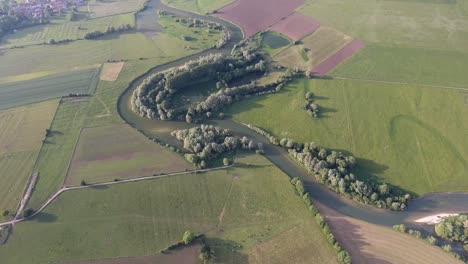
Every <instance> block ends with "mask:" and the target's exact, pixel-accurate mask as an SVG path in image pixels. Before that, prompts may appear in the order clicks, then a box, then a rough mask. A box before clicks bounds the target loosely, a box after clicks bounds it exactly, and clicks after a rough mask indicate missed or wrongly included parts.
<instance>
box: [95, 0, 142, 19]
mask: <svg viewBox="0 0 468 264" xmlns="http://www.w3.org/2000/svg"><path fill="white" fill-rule="evenodd" d="M145 2H146V1H145V0H118V1H113V0H104V1H89V2H88V6H89V16H90V17H92V18H96V17H107V16H113V15H117V14H122V13H132V12H136V11H138V10H140V9H141V8H143V6H144V4H145Z"/></svg>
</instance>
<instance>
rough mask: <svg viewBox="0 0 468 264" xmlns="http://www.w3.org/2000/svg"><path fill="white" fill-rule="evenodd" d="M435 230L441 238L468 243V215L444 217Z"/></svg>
mask: <svg viewBox="0 0 468 264" xmlns="http://www.w3.org/2000/svg"><path fill="white" fill-rule="evenodd" d="M434 229H435V232H436V234H437V235H438V236H440V237H441V238H444V239H447V240H450V241H460V242H465V243H468V215H465V214H461V215H455V216H448V217H444V218H443V219H442V220H441V221H440V222H439V223H437V224H436V225H435V227H434Z"/></svg>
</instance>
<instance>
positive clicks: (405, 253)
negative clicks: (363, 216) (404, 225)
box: [321, 208, 462, 264]
mask: <svg viewBox="0 0 468 264" xmlns="http://www.w3.org/2000/svg"><path fill="white" fill-rule="evenodd" d="M321 212H323V213H322V214H324V215H327V217H326V219H327V221H328V223H329V224H330V227H331V230H332V231H333V234H335V237H336V238H337V240H338V241H340V243H341V244H342V245H343V246H344V247H345V248H346V249H348V251H349V253H350V255H351V258H352V260H353V263H408V264H419V263H426V264H439V263H447V264H449V263H454V264H456V263H459V264H461V263H462V262H461V261H458V260H456V259H455V258H454V257H453V256H450V255H449V254H447V252H445V251H443V250H442V249H441V248H439V247H435V246H431V245H430V244H429V243H427V242H426V241H424V240H422V239H419V238H416V237H413V236H410V235H408V234H403V233H400V232H398V231H395V230H392V229H390V228H388V227H382V226H377V225H373V224H370V223H367V222H364V221H360V220H357V219H354V218H352V217H348V216H343V215H341V214H339V213H336V212H335V211H332V210H330V209H326V208H323V209H321ZM343 230H346V232H343ZM383 238H384V239H383Z"/></svg>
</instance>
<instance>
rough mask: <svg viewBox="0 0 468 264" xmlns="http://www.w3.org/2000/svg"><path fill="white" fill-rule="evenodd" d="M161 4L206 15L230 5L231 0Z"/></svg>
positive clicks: (172, 0)
mask: <svg viewBox="0 0 468 264" xmlns="http://www.w3.org/2000/svg"><path fill="white" fill-rule="evenodd" d="M162 2H163V3H165V4H167V5H170V6H174V7H177V8H180V9H185V10H188V11H192V12H196V13H201V14H206V13H211V12H213V11H215V10H217V9H219V8H221V7H224V6H226V5H228V4H230V3H231V2H233V0H162Z"/></svg>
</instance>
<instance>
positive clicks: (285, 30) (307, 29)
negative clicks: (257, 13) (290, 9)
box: [270, 12, 320, 40]
mask: <svg viewBox="0 0 468 264" xmlns="http://www.w3.org/2000/svg"><path fill="white" fill-rule="evenodd" d="M319 27H320V23H319V22H318V21H316V20H313V19H311V18H309V17H306V16H304V15H302V14H300V13H297V12H294V13H292V14H291V15H290V16H288V17H287V18H286V19H282V20H281V21H279V22H278V23H276V24H274V25H273V26H272V27H271V28H270V29H271V30H273V31H276V32H278V33H281V34H283V35H286V36H288V37H290V38H291V39H293V40H299V39H302V38H303V37H305V36H307V35H309V34H311V33H312V32H314V31H315V30H317V29H318V28H319Z"/></svg>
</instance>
